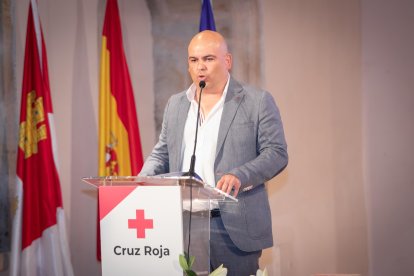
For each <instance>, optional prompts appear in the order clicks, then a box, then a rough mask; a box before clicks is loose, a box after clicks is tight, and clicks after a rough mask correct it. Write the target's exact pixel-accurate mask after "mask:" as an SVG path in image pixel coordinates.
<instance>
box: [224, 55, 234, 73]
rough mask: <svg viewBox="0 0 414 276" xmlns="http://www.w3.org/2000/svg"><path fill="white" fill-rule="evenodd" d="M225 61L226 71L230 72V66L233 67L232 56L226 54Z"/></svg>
mask: <svg viewBox="0 0 414 276" xmlns="http://www.w3.org/2000/svg"><path fill="white" fill-rule="evenodd" d="M225 60H226V64H227V69H228V70H230V69H231V66H232V65H233V57H232V55H231V54H230V53H227V54H226V58H225Z"/></svg>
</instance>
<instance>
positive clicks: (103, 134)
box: [97, 0, 143, 260]
mask: <svg viewBox="0 0 414 276" xmlns="http://www.w3.org/2000/svg"><path fill="white" fill-rule="evenodd" d="M142 165H143V157H142V149H141V140H140V135H139V128H138V120H137V113H136V109H135V101H134V93H133V90H132V84H131V79H130V77H129V72H128V65H127V62H126V58H125V54H124V48H123V43H122V31H121V22H120V18H119V10H118V3H117V1H116V0H108V1H107V4H106V12H105V20H104V25H103V30H102V50H101V69H100V93H99V175H100V176H129V175H137V174H138V173H139V171H140V170H141V167H142ZM98 222H99V214H98ZM99 234H100V233H99V224H98V233H97V239H98V240H97V257H98V260H100V237H99Z"/></svg>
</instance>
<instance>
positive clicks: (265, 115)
mask: <svg viewBox="0 0 414 276" xmlns="http://www.w3.org/2000/svg"><path fill="white" fill-rule="evenodd" d="M257 124H258V125H257V128H256V129H257V130H256V131H257V138H256V150H257V157H256V158H254V159H253V160H250V161H248V162H247V163H244V164H243V165H241V166H239V167H236V168H234V169H232V170H231V171H230V172H229V173H230V174H233V175H235V176H237V177H238V178H239V180H240V182H241V185H242V187H241V191H243V190H244V189H245V190H250V189H252V188H254V187H255V186H257V185H260V184H263V183H264V182H266V181H268V180H270V179H271V178H273V177H275V176H276V175H277V174H279V173H280V172H281V171H282V170H283V169H284V168H285V167H286V166H287V163H288V153H287V144H286V140H285V135H284V131H283V124H282V120H281V117H280V113H279V109H278V108H277V106H276V103H275V101H274V99H273V97H272V95H270V93H268V92H264V93H262V96H261V99H260V103H259V109H258V119H257ZM252 146H254V145H252Z"/></svg>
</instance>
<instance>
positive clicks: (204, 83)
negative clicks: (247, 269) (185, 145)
mask: <svg viewBox="0 0 414 276" xmlns="http://www.w3.org/2000/svg"><path fill="white" fill-rule="evenodd" d="M198 86H199V87H200V96H199V97H198V109H197V122H196V131H195V137H194V149H193V155H191V161H190V170H189V171H188V173H186V174H185V175H187V176H192V177H195V176H196V175H195V171H194V166H195V161H196V156H195V153H196V148H197V136H198V135H197V134H198V122H199V119H200V106H201V104H200V103H201V94H202V92H203V89H204V87H206V82H205V81H200V83H199V84H198Z"/></svg>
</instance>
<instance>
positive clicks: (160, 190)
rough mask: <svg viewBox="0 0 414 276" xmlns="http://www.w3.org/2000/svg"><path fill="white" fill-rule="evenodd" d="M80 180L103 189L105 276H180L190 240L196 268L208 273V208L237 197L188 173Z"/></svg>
mask: <svg viewBox="0 0 414 276" xmlns="http://www.w3.org/2000/svg"><path fill="white" fill-rule="evenodd" d="M82 180H83V181H85V182H87V183H89V184H91V185H93V186H95V187H97V188H98V189H99V219H100V228H101V256H102V274H103V275H104V276H107V275H123V276H124V275H168V276H172V275H180V276H181V275H183V271H182V269H181V267H180V265H179V255H180V254H184V252H187V251H188V246H189V244H190V246H189V252H190V255H191V256H195V262H194V265H193V270H194V271H195V272H196V273H197V274H198V275H208V274H209V272H210V258H209V238H210V235H209V234H210V209H212V204H213V202H214V203H215V204H216V202H218V201H227V202H237V199H235V198H234V197H232V196H229V195H227V194H225V193H223V192H222V191H220V190H218V189H216V188H213V187H211V186H208V185H205V184H204V183H203V182H202V181H200V180H198V179H196V178H193V177H188V176H154V177H141V176H136V177H135V176H127V177H115V176H110V177H86V178H83V179H82ZM190 227H191V228H190ZM189 229H191V231H190V234H189V231H188V230H189Z"/></svg>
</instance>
